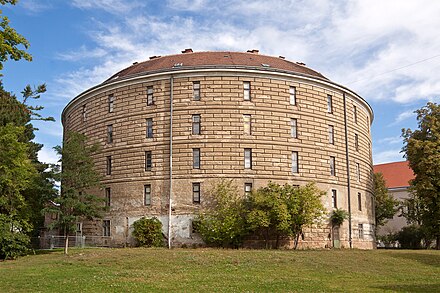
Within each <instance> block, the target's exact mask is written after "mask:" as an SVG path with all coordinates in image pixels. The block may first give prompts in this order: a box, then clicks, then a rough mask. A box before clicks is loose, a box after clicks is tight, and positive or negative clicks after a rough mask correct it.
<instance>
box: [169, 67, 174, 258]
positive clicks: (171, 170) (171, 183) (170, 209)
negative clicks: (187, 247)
mask: <svg viewBox="0 0 440 293" xmlns="http://www.w3.org/2000/svg"><path fill="white" fill-rule="evenodd" d="M173 86H174V78H173V75H171V77H170V195H169V202H168V248H169V249H171V212H172V195H173Z"/></svg>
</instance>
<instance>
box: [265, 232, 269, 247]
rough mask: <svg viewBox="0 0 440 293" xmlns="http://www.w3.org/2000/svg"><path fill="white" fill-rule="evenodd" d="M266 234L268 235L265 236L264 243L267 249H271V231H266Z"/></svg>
mask: <svg viewBox="0 0 440 293" xmlns="http://www.w3.org/2000/svg"><path fill="white" fill-rule="evenodd" d="M265 232H266V233H265V235H264V242H265V246H266V249H269V229H266V231H265Z"/></svg>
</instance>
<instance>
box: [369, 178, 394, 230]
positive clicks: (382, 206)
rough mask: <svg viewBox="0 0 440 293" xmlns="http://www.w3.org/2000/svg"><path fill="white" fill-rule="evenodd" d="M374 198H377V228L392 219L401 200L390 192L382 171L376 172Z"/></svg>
mask: <svg viewBox="0 0 440 293" xmlns="http://www.w3.org/2000/svg"><path fill="white" fill-rule="evenodd" d="M373 181H374V198H375V213H374V214H375V218H376V231H377V228H378V227H380V226H383V225H384V224H385V223H386V222H387V221H388V219H392V218H393V216H394V214H395V213H396V211H397V206H398V204H399V202H398V201H397V200H395V199H394V198H393V196H392V195H391V194H389V193H388V188H387V187H386V184H385V179H384V178H383V175H382V173H374V179H373Z"/></svg>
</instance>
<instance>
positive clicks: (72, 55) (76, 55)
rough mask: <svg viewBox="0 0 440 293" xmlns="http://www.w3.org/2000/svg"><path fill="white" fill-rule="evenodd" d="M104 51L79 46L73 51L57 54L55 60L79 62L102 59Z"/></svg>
mask: <svg viewBox="0 0 440 293" xmlns="http://www.w3.org/2000/svg"><path fill="white" fill-rule="evenodd" d="M105 54H106V51H105V50H104V49H102V48H99V47H98V48H93V49H89V48H87V47H86V46H81V47H79V48H78V49H76V50H75V51H71V52H65V53H59V54H58V56H57V58H58V59H60V60H64V61H79V60H83V59H89V58H101V57H104V56H105Z"/></svg>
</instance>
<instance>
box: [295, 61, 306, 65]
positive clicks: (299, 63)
mask: <svg viewBox="0 0 440 293" xmlns="http://www.w3.org/2000/svg"><path fill="white" fill-rule="evenodd" d="M296 64H298V65H301V66H306V64H305V63H303V62H296Z"/></svg>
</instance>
